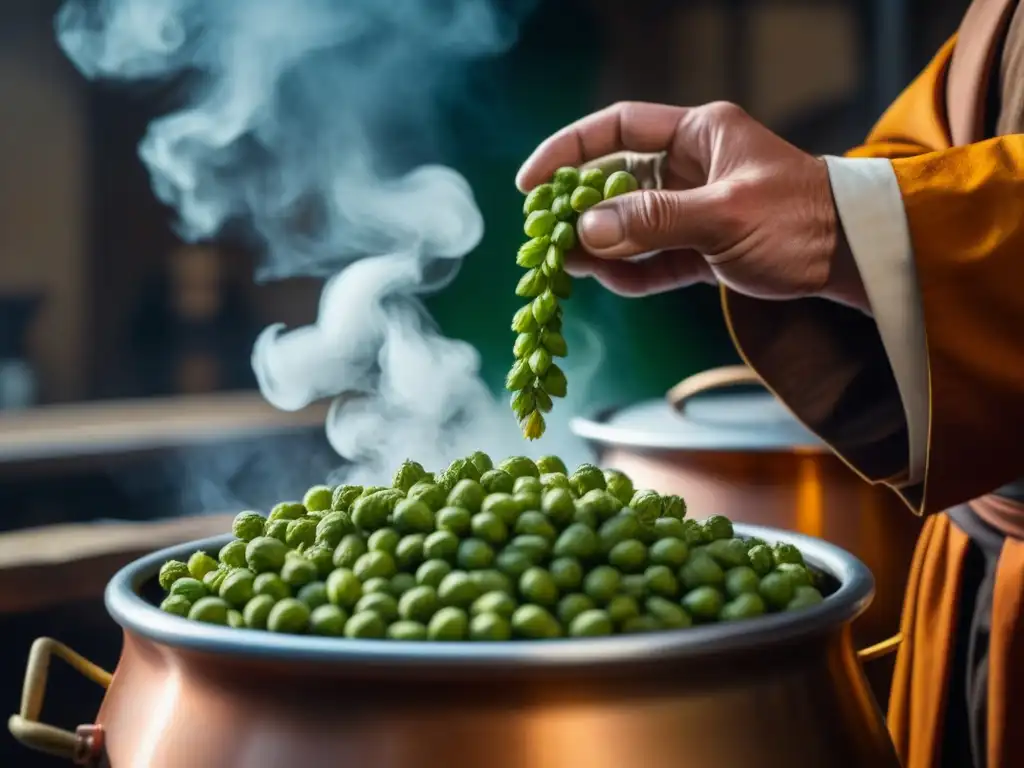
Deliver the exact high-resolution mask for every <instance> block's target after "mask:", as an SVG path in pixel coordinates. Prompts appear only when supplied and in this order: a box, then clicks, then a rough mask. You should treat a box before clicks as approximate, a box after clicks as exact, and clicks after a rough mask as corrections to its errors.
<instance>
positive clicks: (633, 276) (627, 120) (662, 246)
mask: <svg viewBox="0 0 1024 768" xmlns="http://www.w3.org/2000/svg"><path fill="white" fill-rule="evenodd" d="M624 150H626V151H630V152H634V153H663V154H662V155H661V158H662V160H661V167H660V174H659V175H660V177H661V178H660V181H661V187H662V188H661V189H640V190H638V191H637V192H634V193H631V194H628V195H623V196H620V197H616V198H613V199H611V200H608V201H605V202H603V203H600V204H599V205H597V206H595V207H594V208H592V209H590V210H589V211H587V212H586V213H585V214H583V216H581V217H580V221H579V227H578V228H579V234H580V243H581V245H582V248H581V249H579V250H578V251H577V252H575V253H573V254H570V257H569V259H568V262H567V269H569V270H570V271H571V272H572V274H574V275H576V276H583V275H592V276H594V277H595V278H597V279H598V280H599V281H600V282H601V283H602V284H604V285H605V286H606V287H608V288H609V289H610V290H613V291H615V292H616V293H619V294H623V295H629V296H639V295H647V294H652V293H660V292H663V291H668V290H672V289H675V288H679V287H682V286H686V285H691V284H693V283H700V282H704V283H715V282H719V283H722V284H725V285H727V286H729V287H730V288H732V289H734V290H736V291H738V292H741V293H744V294H747V295H749V296H755V297H759V298H768V299H793V298H801V297H806V296H824V297H827V298H831V299H833V300H836V301H841V302H843V303H846V304H851V305H854V306H859V307H861V308H866V307H867V299H866V297H865V296H864V290H863V286H862V285H861V284H860V280H859V276H858V275H857V270H856V268H855V267H854V265H853V261H852V257H851V256H850V254H849V249H848V247H847V246H846V243H845V238H844V237H843V234H842V228H841V226H840V225H839V223H838V219H837V216H836V210H835V204H834V202H833V200H832V190H831V185H830V183H829V176H828V169H827V167H826V165H825V162H824V161H823V160H821V159H819V158H815V157H813V156H811V155H809V154H807V153H805V152H803V151H801V150H799V149H797V148H796V147H794V146H793V145H791V144H789V143H788V142H786V141H784V140H783V139H782V138H780V137H779V136H777V135H775V134H774V133H772V132H771V131H769V130H768V129H767V128H765V127H764V126H763V125H761V124H760V123H758V122H757V121H756V120H754V119H753V118H751V117H750V116H749V115H747V114H746V113H745V112H744V111H743V110H741V109H740V108H739V107H736V106H734V105H732V104H726V103H714V104H708V105H705V106H702V107H693V108H687V107H673V106H667V105H662V104H647V103H630V102H627V103H621V104H616V105H614V106H612V107H609V108H607V109H604V110H601V111H600V112H596V113H594V114H592V115H589V116H588V117H585V118H583V119H582V120H579V121H577V122H575V123H573V124H572V125H569V126H567V127H566V128H563V129H562V130H561V131H559V132H558V133H556V134H554V135H553V136H551V137H550V138H549V139H547V140H546V141H545V142H543V143H542V144H541V145H540V146H539V147H538V148H537V149H536V150H535V151H534V153H533V154H532V155H531V156H530V158H529V159H528V160H527V161H526V163H524V164H523V167H522V168H521V169H520V171H519V174H518V176H517V178H516V185H517V186H518V187H519V188H520V190H522V191H524V192H525V191H528V190H530V189H532V188H533V187H535V186H536V185H538V184H540V183H542V182H544V181H546V180H547V179H548V178H549V177H550V176H551V174H552V173H553V172H554V171H555V169H556V168H558V167H560V166H563V165H571V166H581V165H585V164H592V165H593V164H597V165H602V166H603V165H608V164H610V165H616V164H621V163H622V162H623V160H622V156H621V153H622V152H623V151H624ZM613 153H618V154H615V155H614V157H609V155H612V154H613ZM650 157H651V155H648V158H650ZM649 164H650V161H649V160H648V165H649ZM652 252H655V253H653V255H647V256H646V257H645V258H642V259H636V258H635V257H637V256H641V255H644V254H651V253H652Z"/></svg>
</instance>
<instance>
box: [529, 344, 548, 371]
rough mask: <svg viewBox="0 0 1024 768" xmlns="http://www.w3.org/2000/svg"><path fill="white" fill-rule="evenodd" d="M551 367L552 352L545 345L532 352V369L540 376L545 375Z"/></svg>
mask: <svg viewBox="0 0 1024 768" xmlns="http://www.w3.org/2000/svg"><path fill="white" fill-rule="evenodd" d="M550 367H551V353H550V352H548V351H547V350H546V349H544V347H538V348H537V349H535V350H533V352H532V353H531V354H530V370H531V371H533V372H534V373H535V374H537V375H538V376H543V375H544V374H545V373H547V370H548V368H550Z"/></svg>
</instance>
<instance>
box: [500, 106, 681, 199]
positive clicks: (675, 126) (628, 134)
mask: <svg viewBox="0 0 1024 768" xmlns="http://www.w3.org/2000/svg"><path fill="white" fill-rule="evenodd" d="M698 111H699V108H698V109H693V108H688V107H673V106H668V105H666V104H648V103H645V102H623V103H621V104H615V105H613V106H611V107H608V108H607V109H603V110H601V111H600V112H595V113H594V114H592V115H588V116H587V117H584V118H583V119H582V120H578V121H576V122H575V123H573V124H572V125H569V126H567V127H565V128H563V129H562V130H560V131H559V132H558V133H556V134H554V135H553V136H551V137H550V138H549V139H547V140H546V141H544V142H543V143H542V144H541V145H540V146H539V147H537V149H536V150H534V152H533V154H532V155H530V157H529V159H528V160H527V161H526V162H525V163H523V166H522V168H520V169H519V173H518V175H517V176H516V186H517V187H519V189H520V190H521V191H527V190H530V189H533V187H535V186H537V185H538V184H540V183H542V182H544V181H546V180H547V179H549V178H550V177H551V174H553V173H554V172H555V170H557V169H558V168H560V167H561V166H563V165H571V166H579V165H582V164H583V163H585V162H587V161H588V160H595V159H597V158H600V157H602V156H604V155H608V154H611V153H613V152H619V151H621V150H624V149H628V150H633V151H635V152H662V151H665V150H670V149H672V148H673V145H674V144H679V143H680V142H679V141H678V139H679V135H680V133H681V132H685V131H687V130H689V129H690V127H691V122H692V121H691V119H690V118H691V117H692V116H693V115H694V113H695V112H698ZM684 143H685V142H684ZM689 143H692V142H689Z"/></svg>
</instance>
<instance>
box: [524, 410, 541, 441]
mask: <svg viewBox="0 0 1024 768" xmlns="http://www.w3.org/2000/svg"><path fill="white" fill-rule="evenodd" d="M522 427H523V437H525V438H526V439H527V440H537V439H538V438H540V436H541V435H543V434H544V427H545V425H544V417H543V416H542V415H541V412H540V411H534V412H533V413H531V414H530V415H529V416H527V417H526V419H525V420H524V421H523V423H522Z"/></svg>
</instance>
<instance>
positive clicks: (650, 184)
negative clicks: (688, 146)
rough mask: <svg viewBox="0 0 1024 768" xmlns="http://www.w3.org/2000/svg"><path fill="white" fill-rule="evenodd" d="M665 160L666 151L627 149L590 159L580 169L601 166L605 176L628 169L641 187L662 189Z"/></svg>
mask: <svg viewBox="0 0 1024 768" xmlns="http://www.w3.org/2000/svg"><path fill="white" fill-rule="evenodd" d="M664 161H665V153H664V152H633V151H631V150H628V149H626V150H622V151H621V152H613V153H612V154H610V155H604V156H603V157H599V158H597V159H596V160H588V161H587V162H585V163H584V164H583V165H581V166H580V170H585V169H589V168H599V169H600V170H602V171H604V174H605V176H610V175H611V174H613V173H615V172H616V171H627V172H629V173H631V174H633V177H634V178H635V179H636V180H637V183H638V184H639V185H640V189H661V186H662V181H663V179H662V174H663V170H662V165H663V164H664Z"/></svg>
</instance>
